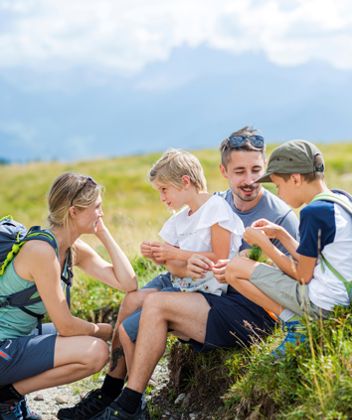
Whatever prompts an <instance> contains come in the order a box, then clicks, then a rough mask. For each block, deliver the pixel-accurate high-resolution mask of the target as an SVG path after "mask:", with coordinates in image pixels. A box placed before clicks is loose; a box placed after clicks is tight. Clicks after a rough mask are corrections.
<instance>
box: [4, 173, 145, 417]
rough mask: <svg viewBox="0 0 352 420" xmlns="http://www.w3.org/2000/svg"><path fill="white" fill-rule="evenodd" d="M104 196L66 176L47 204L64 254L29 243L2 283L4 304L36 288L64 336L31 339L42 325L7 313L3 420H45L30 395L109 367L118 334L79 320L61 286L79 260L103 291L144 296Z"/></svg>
mask: <svg viewBox="0 0 352 420" xmlns="http://www.w3.org/2000/svg"><path fill="white" fill-rule="evenodd" d="M101 189H102V188H101V186H100V185H99V184H97V183H96V182H95V181H94V180H93V179H92V178H91V177H87V176H83V175H79V174H74V173H65V174H63V175H61V176H59V177H58V178H57V179H56V180H55V182H54V184H53V185H52V187H51V190H50V192H49V197H48V204H49V216H48V222H49V230H50V231H51V233H52V234H53V235H54V237H55V239H56V242H57V249H58V252H56V251H55V249H54V248H53V247H52V246H51V245H50V244H49V243H46V242H44V241H40V240H32V241H30V242H27V243H26V244H25V245H24V246H23V247H22V249H21V251H20V252H19V254H18V255H17V256H16V257H15V258H14V259H13V261H12V262H11V263H10V264H9V265H8V267H7V268H6V271H5V273H4V274H3V275H2V276H1V277H0V301H1V298H2V297H4V296H7V295H9V294H12V293H15V292H17V291H20V290H23V289H26V288H30V287H31V286H33V284H35V285H36V288H37V291H38V294H39V297H40V298H41V301H39V302H38V303H35V304H33V305H31V307H30V309H31V311H32V312H34V313H42V312H45V310H46V311H47V313H48V315H49V316H50V318H51V320H52V322H53V324H54V326H55V329H56V331H57V334H56V333H53V334H42V335H30V334H31V331H32V330H33V329H34V328H35V326H36V323H37V320H36V318H35V317H33V316H32V315H30V314H28V313H26V312H23V311H22V310H21V309H20V308H15V307H9V306H8V307H0V419H3V420H5V419H6V420H10V419H30V418H39V417H35V416H33V415H31V413H30V412H29V409H28V407H27V406H26V404H25V399H24V398H25V395H26V394H28V393H30V392H33V391H36V390H39V389H44V388H49V387H52V386H57V385H61V384H64V383H70V382H74V381H77V380H79V379H81V378H84V377H87V376H89V375H91V374H93V373H95V372H97V371H99V370H100V369H101V368H102V367H103V366H104V365H105V363H106V362H107V360H108V353H109V352H108V346H107V344H106V340H108V339H109V338H110V337H111V333H112V328H111V326H110V325H109V324H104V323H96V324H95V323H92V322H88V321H85V320H83V319H80V318H77V317H75V316H73V315H72V314H71V312H70V309H69V307H68V304H67V302H66V299H65V293H64V290H63V287H62V284H61V283H62V282H61V274H62V272H63V271H64V268H65V266H66V265H67V257H68V255H72V263H73V265H76V266H78V267H80V268H81V269H82V270H84V271H85V272H86V273H87V274H89V275H90V276H92V277H95V278H97V279H99V280H100V281H102V282H103V283H105V284H107V285H109V286H111V287H113V288H116V289H120V290H123V291H126V292H130V291H133V290H135V289H136V288H137V281H136V276H135V273H134V271H133V268H132V266H131V264H130V262H129V261H128V259H127V257H126V255H125V254H124V253H123V251H122V250H121V248H120V247H119V245H118V244H117V243H116V242H115V240H114V239H113V237H112V236H111V234H110V232H109V230H108V229H107V227H106V226H105V225H104V222H103V210H102V197H101ZM82 234H92V235H95V236H96V237H97V238H98V239H99V240H100V242H101V243H102V245H103V246H104V247H105V249H106V250H107V252H108V253H109V256H110V259H111V263H110V262H108V261H106V260H104V259H103V258H102V257H100V256H99V255H98V254H97V253H96V252H95V251H94V249H93V248H91V247H90V246H89V245H88V244H87V243H85V242H84V241H82V240H81V239H79V238H80V236H81V235H82Z"/></svg>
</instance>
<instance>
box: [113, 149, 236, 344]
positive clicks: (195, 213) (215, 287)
mask: <svg viewBox="0 0 352 420" xmlns="http://www.w3.org/2000/svg"><path fill="white" fill-rule="evenodd" d="M149 181H150V182H151V184H152V185H153V187H154V188H155V189H156V190H157V191H159V194H160V200H161V201H162V202H163V203H165V204H166V206H167V207H168V208H169V209H171V210H172V211H176V210H179V211H178V212H177V213H175V214H174V215H173V216H171V217H170V218H169V219H168V220H167V221H166V222H165V224H164V225H163V227H162V229H161V231H160V232H159V235H160V237H161V238H162V239H163V241H164V242H148V241H145V242H143V243H142V245H141V252H142V254H143V255H144V256H145V257H147V258H150V259H152V260H153V261H155V262H156V263H158V264H165V265H166V266H168V263H169V262H171V263H172V264H174V265H175V262H176V263H177V262H178V261H180V262H183V261H187V260H188V258H189V257H190V256H191V255H193V254H194V253H197V254H200V255H204V256H206V257H207V258H209V260H211V261H213V262H214V263H215V262H217V261H218V260H219V259H228V258H232V257H233V256H235V255H236V254H237V253H238V250H239V248H240V246H241V243H242V236H243V232H244V226H243V223H242V221H241V219H240V218H239V217H238V216H237V215H236V214H235V213H234V212H233V211H232V209H231V207H230V206H229V204H228V203H227V202H226V201H225V200H224V199H223V198H222V197H219V196H217V195H211V194H209V193H208V192H207V186H206V180H205V177H204V173H203V169H202V166H201V164H200V162H199V160H198V159H197V158H196V157H195V156H194V155H192V154H191V153H189V152H186V151H183V150H177V149H171V150H169V151H167V152H165V153H164V154H163V155H162V156H161V158H160V159H159V160H158V161H157V162H156V163H155V164H154V166H153V167H152V169H151V170H150V173H149ZM180 209H181V210H180ZM173 272H174V273H175V269H174V270H173ZM224 286H225V287H224ZM159 290H162V291H168V292H170V291H182V292H197V291H201V292H205V293H212V294H215V295H221V294H222V293H223V292H226V290H227V285H224V284H221V283H219V282H218V281H217V280H216V278H215V277H214V275H213V273H212V271H211V270H209V271H207V272H206V273H204V276H203V277H202V278H199V279H192V278H189V277H184V276H177V275H171V274H170V273H169V272H168V273H165V274H161V275H159V276H157V277H156V278H154V279H153V280H152V281H150V282H149V283H148V284H147V285H146V286H144V288H143V289H141V290H139V291H137V292H134V293H133V294H129V295H128V296H126V298H125V300H124V304H123V305H122V308H121V314H119V318H120V319H123V320H124V321H123V326H124V329H125V330H126V332H127V333H128V335H129V336H130V338H131V340H133V341H135V339H136V336H137V331H138V324H139V318H140V311H139V312H138V313H135V314H134V315H133V316H131V317H129V318H128V319H126V317H127V315H129V314H132V313H134V312H135V311H136V310H137V309H140V308H141V306H142V304H143V301H144V298H145V296H146V295H147V293H150V292H153V291H159Z"/></svg>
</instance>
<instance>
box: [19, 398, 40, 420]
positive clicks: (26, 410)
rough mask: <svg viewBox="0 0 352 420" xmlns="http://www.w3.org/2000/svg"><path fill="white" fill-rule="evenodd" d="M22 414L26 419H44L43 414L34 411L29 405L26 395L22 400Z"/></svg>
mask: <svg viewBox="0 0 352 420" xmlns="http://www.w3.org/2000/svg"><path fill="white" fill-rule="evenodd" d="M19 404H20V407H21V411H22V416H23V419H24V420H42V416H40V415H39V414H37V413H35V412H34V411H32V410H31V409H30V407H29V405H28V401H27V398H26V397H24V398H23V399H22V400H21V401H20V402H19Z"/></svg>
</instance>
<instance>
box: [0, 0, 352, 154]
mask: <svg viewBox="0 0 352 420" xmlns="http://www.w3.org/2000/svg"><path fill="white" fill-rule="evenodd" d="M351 93H352V2H351V1H350V0H178V1H177V2H176V1H175V0H172V1H171V0H148V1H146V0H143V1H142V0H128V1H127V0H0V145H1V146H2V147H1V152H0V157H5V158H9V159H11V160H27V159H37V158H39V159H61V160H72V159H84V158H94V157H96V156H111V155H121V154H130V153H139V152H147V151H151V150H163V149H165V148H167V147H171V146H173V147H185V148H190V149H191V148H204V147H215V146H217V144H218V143H219V142H220V141H221V140H222V138H223V137H225V136H227V135H228V134H230V133H231V132H232V131H233V130H235V129H237V128H240V127H241V126H243V125H254V126H255V127H258V128H259V129H260V130H261V131H262V133H263V134H264V136H265V137H266V139H267V140H268V141H270V142H273V141H275V142H278V141H280V140H286V139H290V138H298V137H300V138H302V137H303V138H307V139H310V140H312V141H317V142H327V141H348V140H350V139H352V134H351V130H350V124H351V121H352V107H351V105H350V101H351Z"/></svg>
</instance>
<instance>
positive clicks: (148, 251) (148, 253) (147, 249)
mask: <svg viewBox="0 0 352 420" xmlns="http://www.w3.org/2000/svg"><path fill="white" fill-rule="evenodd" d="M140 250H141V254H142V255H143V257H146V258H151V259H153V250H152V247H151V242H149V241H143V242H142V243H141V246H140Z"/></svg>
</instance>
